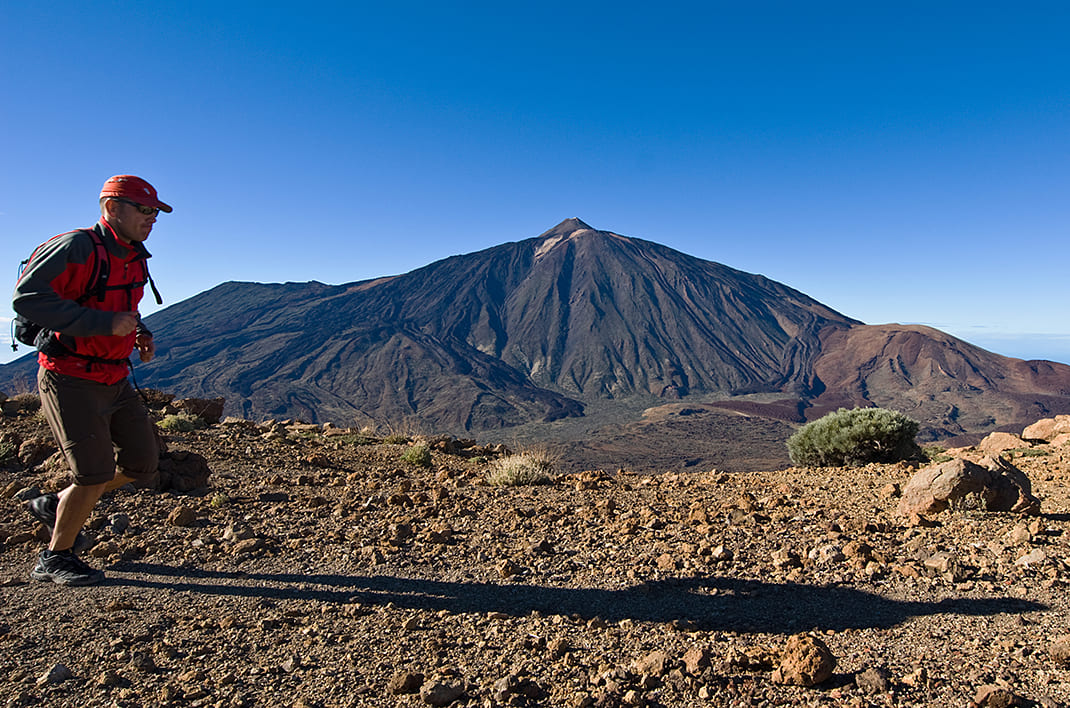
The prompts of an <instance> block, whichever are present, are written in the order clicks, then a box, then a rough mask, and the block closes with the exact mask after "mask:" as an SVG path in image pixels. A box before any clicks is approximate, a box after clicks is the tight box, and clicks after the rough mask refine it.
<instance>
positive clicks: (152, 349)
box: [135, 334, 156, 362]
mask: <svg viewBox="0 0 1070 708" xmlns="http://www.w3.org/2000/svg"><path fill="white" fill-rule="evenodd" d="M135 341H136V344H137V355H138V356H139V357H140V358H141V361H146V362H147V361H152V357H154V356H156V342H155V341H154V340H153V338H152V335H151V334H139V335H138V336H137V340H135Z"/></svg>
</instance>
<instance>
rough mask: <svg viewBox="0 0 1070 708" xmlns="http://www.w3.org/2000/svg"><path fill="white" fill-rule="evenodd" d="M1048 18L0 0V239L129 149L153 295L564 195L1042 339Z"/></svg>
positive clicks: (1017, 5) (946, 318)
mask: <svg viewBox="0 0 1070 708" xmlns="http://www.w3.org/2000/svg"><path fill="white" fill-rule="evenodd" d="M1068 38H1070V4H1067V3H1065V2H1024V3H1023V2H1014V3H1012V2H1004V3H995V4H993V3H984V2H981V3H974V2H971V3H952V2H947V3H941V2H931V1H929V2H905V3H865V2H849V3H848V2H837V3H822V2H809V3H801V2H753V3H751V2H746V3H744V2H731V3H722V2H704V3H698V2H694V3H672V2H669V3H660V4H659V3H654V4H651V3H648V2H644V3H633V2H613V3H609V2H605V3H602V2H583V1H582V0H579V1H575V2H568V3H557V2H546V1H541V2H538V3H503V2H500V0H499V1H496V2H454V3H444V2H434V3H431V2H375V3H371V2H345V3H333V2H326V3H301V4H297V3H285V4H280V3H276V2H257V3H242V2H199V1H196V0H195V1H193V2H189V1H183V2H171V1H170V0H163V1H156V2H152V3H148V2H137V3H134V2H108V1H106V0H105V1H100V2H92V3H87V2H69V1H59V2H49V3H43V2H42V3H37V2H15V0H0V62H2V70H0V142H2V145H0V161H2V168H0V264H6V266H5V267H7V268H8V269H9V270H8V276H7V280H8V282H9V283H10V284H11V285H13V283H14V278H15V274H16V269H17V264H18V261H19V260H21V259H22V258H24V257H25V256H26V255H27V254H28V253H29V251H30V250H32V248H33V247H34V245H36V244H37V243H38V242H39V241H42V240H44V239H46V238H47V237H49V236H51V235H53V234H56V233H59V232H62V231H67V230H69V229H72V228H75V227H79V226H87V225H91V224H92V223H93V222H94V221H95V220H96V218H97V216H98V211H97V204H96V198H97V194H98V191H99V189H100V186H101V184H102V183H103V182H104V180H105V179H106V178H107V177H109V176H110V175H112V174H116V173H134V174H138V175H141V176H143V177H145V178H147V179H148V180H149V181H151V182H153V183H154V184H155V185H156V187H157V188H158V189H159V192H160V196H161V198H162V199H164V201H166V202H169V203H171V204H172V205H173V206H174V207H175V211H174V213H173V214H164V215H161V216H160V219H159V221H158V223H157V226H156V229H155V231H154V232H153V234H152V236H151V237H150V239H149V242H148V244H147V245H148V246H149V248H150V250H151V251H152V252H153V254H154V256H155V257H154V258H153V262H152V266H153V274H154V277H155V279H156V281H157V283H158V285H159V286H160V289H161V290H162V292H163V294H164V297H165V299H166V300H167V301H168V303H175V302H178V301H179V300H182V299H184V298H187V297H189V296H191V295H194V294H196V293H198V292H201V291H203V290H206V289H208V288H210V287H212V286H214V285H217V284H218V283H221V282H224V281H227V280H249V281H261V282H281V281H306V280H319V281H322V282H327V283H343V282H350V281H354V280H361V279H365V278H370V277H374V276H379V275H387V274H396V273H402V272H406V271H409V270H412V269H414V268H417V267H419V266H422V265H425V264H427V263H430V262H432V261H435V260H438V259H441V258H444V257H447V256H450V255H454V254H458V253H469V252H473V251H477V250H481V249H484V248H487V247H490V246H494V245H497V244H499V243H503V242H506V241H516V240H520V239H524V238H528V237H531V236H536V235H538V234H539V233H541V232H542V231H544V230H546V229H548V228H550V227H552V226H554V225H555V224H556V223H558V222H559V221H561V220H563V219H565V218H568V217H579V218H581V219H583V220H584V221H586V222H587V223H589V224H591V225H592V226H594V227H595V228H599V229H604V230H608V231H614V232H617V233H620V234H623V235H625V236H634V237H638V238H644V239H648V240H651V241H657V242H660V243H663V244H666V245H668V246H670V247H673V248H676V249H678V250H680V251H684V252H686V253H689V254H692V255H695V256H698V257H701V258H705V259H708V260H712V261H718V262H721V263H724V264H726V265H729V266H732V267H735V268H739V269H742V270H746V271H750V272H755V273H762V274H764V275H766V276H768V277H770V278H773V279H775V280H778V281H780V282H783V283H785V284H787V285H790V286H792V287H794V288H797V289H799V290H802V291H803V292H805V293H807V294H809V295H811V296H813V297H815V298H817V299H818V300H820V301H822V302H823V303H825V304H827V305H829V306H831V307H833V308H836V309H837V310H839V311H841V312H843V313H844V314H846V315H849V316H851V317H855V318H857V319H860V320H863V321H865V322H867V323H870V324H880V323H887V322H902V323H923V324H928V325H932V326H934V327H937V328H940V329H942V330H945V331H947V332H949V333H951V334H954V335H956V336H959V337H962V338H963V339H966V340H967V341H970V342H973V343H975V344H979V345H981V346H984V347H986V348H988V349H991V350H993V351H997V352H999V353H1002V354H1007V355H1011V356H1019V357H1023V358H1048V359H1055V360H1059V361H1064V362H1070V318H1068V316H1067V306H1066V299H1067V297H1066V290H1067V289H1066V285H1065V283H1066V281H1067V275H1066V271H1067V269H1068V268H1070V239H1068V227H1070V198H1068V196H1070V40H1068ZM153 309H154V308H153V307H147V308H145V311H146V312H151V311H152V310H153ZM10 315H11V312H10V308H9V303H7V304H6V306H5V307H4V308H3V309H2V310H0V317H3V318H5V319H4V321H3V322H2V324H3V330H2V331H3V338H2V339H0V341H2V342H7V341H8V326H7V321H6V318H8V317H10ZM160 346H161V347H166V342H160ZM3 352H4V355H3V357H2V358H0V361H7V360H10V359H11V358H12V357H11V353H10V347H4V348H3Z"/></svg>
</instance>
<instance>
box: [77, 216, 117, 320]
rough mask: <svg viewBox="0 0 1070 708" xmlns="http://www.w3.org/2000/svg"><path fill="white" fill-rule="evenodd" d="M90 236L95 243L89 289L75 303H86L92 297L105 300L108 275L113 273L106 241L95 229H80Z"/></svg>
mask: <svg viewBox="0 0 1070 708" xmlns="http://www.w3.org/2000/svg"><path fill="white" fill-rule="evenodd" d="M79 231H82V232H84V233H86V234H88V235H89V238H90V240H91V241H92V242H93V256H94V258H93V269H92V270H91V271H90V272H89V289H88V290H86V292H85V293H84V294H83V295H82V296H81V297H79V298H78V299H77V300H76V301H75V302H77V303H78V304H82V303H84V302H85V301H86V300H88V299H89V298H91V297H95V298H97V299H98V300H103V299H104V294H105V291H106V290H107V287H108V275H110V272H111V259H110V258H109V257H108V247H107V246H106V245H104V239H102V238H101V237H100V235H99V234H98V233H97V232H96V231H95V230H94V229H79Z"/></svg>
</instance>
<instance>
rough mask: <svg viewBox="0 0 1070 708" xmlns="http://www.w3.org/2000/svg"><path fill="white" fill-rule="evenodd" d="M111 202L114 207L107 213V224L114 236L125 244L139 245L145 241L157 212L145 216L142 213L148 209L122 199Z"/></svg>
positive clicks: (154, 221) (153, 211) (152, 211)
mask: <svg viewBox="0 0 1070 708" xmlns="http://www.w3.org/2000/svg"><path fill="white" fill-rule="evenodd" d="M111 201H112V203H113V204H114V205H115V206H114V208H113V209H112V210H111V211H110V212H109V218H108V223H110V224H111V226H112V228H113V229H115V235H116V236H118V237H119V239H120V240H122V241H124V242H125V243H127V244H130V243H141V242H143V241H144V240H145V239H147V238H148V237H149V233H150V232H151V231H152V225H153V224H155V223H156V215H157V214H158V213H159V212H158V211H157V210H156V209H152V210H151V213H149V214H145V213H143V212H144V211H146V210H149V209H150V207H146V206H142V205H140V204H135V203H133V202H128V201H126V200H123V199H113V200H111Z"/></svg>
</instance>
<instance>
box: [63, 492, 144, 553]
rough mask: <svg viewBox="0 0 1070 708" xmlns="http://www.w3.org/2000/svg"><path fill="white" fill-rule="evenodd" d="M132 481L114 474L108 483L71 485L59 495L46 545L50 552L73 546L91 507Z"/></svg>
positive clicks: (91, 509) (91, 510) (90, 511)
mask: <svg viewBox="0 0 1070 708" xmlns="http://www.w3.org/2000/svg"><path fill="white" fill-rule="evenodd" d="M133 481H134V480H133V479H131V478H130V477H127V476H126V475H125V474H123V473H122V472H116V473H115V477H114V478H112V480H111V481H110V482H105V483H103V484H93V485H89V486H79V485H75V484H72V485H71V486H69V487H67V488H66V489H64V490H63V491H62V492H60V493H59V505H58V506H57V507H56V527H55V528H54V529H53V530H52V541H51V542H50V543H49V544H48V549H49V550H50V551H65V550H67V549H68V548H71V547H72V546H73V545H74V539H75V538H77V537H78V532H79V531H81V530H82V527H83V526H85V522H86V520H88V519H89V515H90V514H91V513H93V507H95V506H96V505H97V502H98V501H100V497H101V496H102V495H103V494H104V492H110V491H112V490H113V489H118V488H119V487H121V486H123V485H124V484H129V483H130V482H133Z"/></svg>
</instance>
